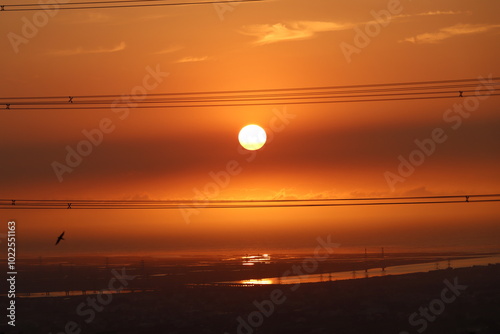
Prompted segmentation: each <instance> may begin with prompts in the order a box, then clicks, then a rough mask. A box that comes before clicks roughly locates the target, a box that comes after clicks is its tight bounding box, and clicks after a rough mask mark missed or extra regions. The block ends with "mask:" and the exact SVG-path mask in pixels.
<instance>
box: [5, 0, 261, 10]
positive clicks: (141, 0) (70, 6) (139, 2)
mask: <svg viewBox="0 0 500 334" xmlns="http://www.w3.org/2000/svg"><path fill="white" fill-rule="evenodd" d="M156 1H158V2H161V1H165V0H136V1H133V0H125V1H94V2H76V3H66V4H62V6H61V4H57V3H45V4H43V7H42V5H41V4H15V5H1V6H0V8H1V10H0V12H29V11H38V10H44V9H47V8H48V7H49V6H53V7H54V9H57V10H82V9H108V8H136V7H160V6H194V5H210V4H220V3H224V4H229V3H245V2H246V3H249V2H262V1H266V0H214V1H202V2H169V3H145V2H156ZM120 3H135V4H125V5H121V4H120ZM96 4H97V5H96ZM82 5H83V6H82ZM88 5H92V6H88ZM10 7H14V8H13V9H9V8H10ZM25 7H28V8H25ZM31 7H33V8H31Z"/></svg>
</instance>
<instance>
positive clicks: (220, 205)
mask: <svg viewBox="0 0 500 334" xmlns="http://www.w3.org/2000/svg"><path fill="white" fill-rule="evenodd" d="M492 202H500V194H481V195H444V196H413V197H383V198H377V197H371V198H343V199H342V198H328V199H269V200H43V199H38V200H23V199H21V200H15V199H12V200H8V199H0V209H21V210H35V209H36V210H38V209H85V210H101V209H137V210H144V209H148V210H150V209H161V210H168V209H174V210H177V209H263V208H297V207H341V206H343V207H345V206H381V205H430V204H457V203H492Z"/></svg>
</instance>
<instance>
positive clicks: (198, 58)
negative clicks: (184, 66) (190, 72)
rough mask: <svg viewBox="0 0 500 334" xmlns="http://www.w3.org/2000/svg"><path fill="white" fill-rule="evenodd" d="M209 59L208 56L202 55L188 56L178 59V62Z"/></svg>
mask: <svg viewBox="0 0 500 334" xmlns="http://www.w3.org/2000/svg"><path fill="white" fill-rule="evenodd" d="M207 59H208V56H202V57H193V56H186V57H183V58H181V59H179V60H177V61H176V63H195V62H200V61H205V60H207Z"/></svg>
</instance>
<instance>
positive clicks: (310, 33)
mask: <svg viewBox="0 0 500 334" xmlns="http://www.w3.org/2000/svg"><path fill="white" fill-rule="evenodd" d="M467 13H468V14H470V12H462V11H451V10H450V11H440V10H436V11H427V12H421V13H416V14H402V15H396V16H393V17H392V20H395V19H396V20H397V19H403V18H414V17H422V16H442V15H459V14H467ZM372 22H374V20H370V21H366V22H333V21H290V22H278V23H274V24H255V25H250V26H244V27H243V28H242V29H241V31H240V33H242V34H244V35H248V36H254V37H256V40H255V41H254V42H253V44H254V45H265V44H272V43H279V42H286V41H298V40H305V39H310V38H313V37H315V36H316V35H317V34H318V33H322V32H332V31H342V30H348V29H352V28H354V27H355V26H360V25H364V24H367V23H372Z"/></svg>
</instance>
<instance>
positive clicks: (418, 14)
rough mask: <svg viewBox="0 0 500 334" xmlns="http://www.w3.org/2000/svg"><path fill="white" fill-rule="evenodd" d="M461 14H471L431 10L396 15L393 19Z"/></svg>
mask: <svg viewBox="0 0 500 334" xmlns="http://www.w3.org/2000/svg"><path fill="white" fill-rule="evenodd" d="M461 14H471V12H463V11H454V10H433V11H432V10H431V11H427V12H422V13H416V14H400V15H396V16H395V17H394V18H407V17H419V16H442V15H461Z"/></svg>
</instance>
